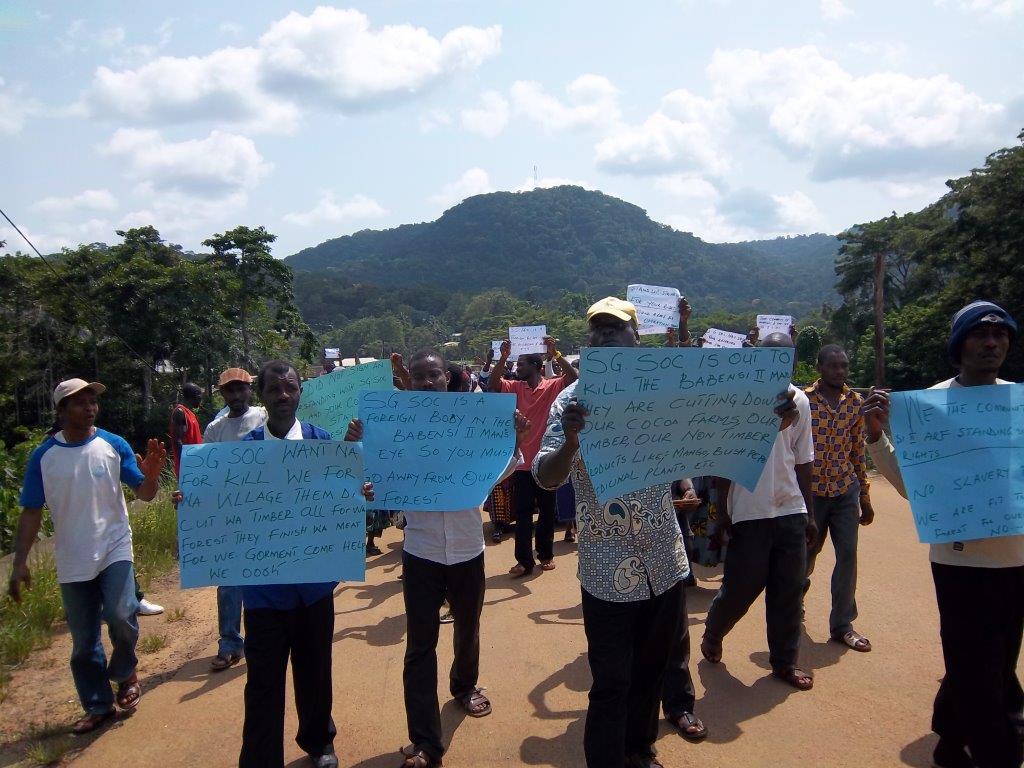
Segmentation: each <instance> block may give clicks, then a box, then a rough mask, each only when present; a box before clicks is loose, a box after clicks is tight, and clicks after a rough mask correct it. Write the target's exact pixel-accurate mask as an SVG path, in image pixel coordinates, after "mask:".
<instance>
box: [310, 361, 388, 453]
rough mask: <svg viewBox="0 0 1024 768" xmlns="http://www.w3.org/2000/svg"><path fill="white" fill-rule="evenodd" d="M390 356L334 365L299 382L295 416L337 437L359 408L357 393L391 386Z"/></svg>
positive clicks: (341, 433)
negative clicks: (321, 374)
mask: <svg viewBox="0 0 1024 768" xmlns="http://www.w3.org/2000/svg"><path fill="white" fill-rule="evenodd" d="M392 377H393V373H392V370H391V361H390V360H377V361H375V362H372V363H363V364H362V365H356V366H354V367H352V368H336V369H335V370H333V371H332V372H331V373H326V374H324V375H323V376H318V377H317V378H315V379H310V380H309V381H306V382H304V383H303V385H302V399H301V400H300V401H299V410H298V411H297V412H296V413H295V418H297V419H299V420H300V421H308V422H310V423H311V424H316V425H317V426H318V427H320V428H321V429H325V430H327V431H328V432H330V433H331V437H333V438H335V439H338V440H340V439H341V438H343V437H344V436H345V431H346V430H347V429H348V423H349V422H350V421H352V419H354V418H355V417H356V415H357V414H358V412H359V393H360V392H362V391H363V390H369V391H374V392H380V391H391V390H394V388H395V385H394V382H393V381H392Z"/></svg>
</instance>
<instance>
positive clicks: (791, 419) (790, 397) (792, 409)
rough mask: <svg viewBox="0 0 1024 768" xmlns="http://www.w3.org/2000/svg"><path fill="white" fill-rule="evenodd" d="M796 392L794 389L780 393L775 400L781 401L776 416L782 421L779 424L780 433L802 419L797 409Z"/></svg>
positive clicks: (776, 408)
mask: <svg viewBox="0 0 1024 768" xmlns="http://www.w3.org/2000/svg"><path fill="white" fill-rule="evenodd" d="M795 397H796V392H795V391H794V390H792V389H786V391H785V392H780V393H779V394H778V396H777V397H776V398H775V399H776V400H778V401H779V405H777V406H776V407H775V415H776V416H778V417H780V418H781V419H782V421H781V423H780V424H779V431H780V432H781V431H782V430H784V429H789V428H790V427H791V426H792V425H793V424H795V423H796V422H797V420H798V419H799V418H800V411H798V410H797V408H796V400H795V399H794V398H795Z"/></svg>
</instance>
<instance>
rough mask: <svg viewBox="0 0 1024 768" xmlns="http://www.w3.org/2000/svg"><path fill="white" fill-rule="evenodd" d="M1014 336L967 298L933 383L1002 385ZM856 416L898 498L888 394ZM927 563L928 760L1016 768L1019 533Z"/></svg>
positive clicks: (947, 767) (952, 550) (1021, 591)
mask: <svg viewBox="0 0 1024 768" xmlns="http://www.w3.org/2000/svg"><path fill="white" fill-rule="evenodd" d="M1016 336H1017V323H1016V321H1015V320H1014V319H1013V318H1012V317H1011V316H1010V314H1009V313H1008V312H1007V311H1006V310H1004V309H1003V308H1002V307H1000V306H998V305H996V304H993V303H992V302H990V301H975V302H972V303H971V304H968V305H967V306H965V307H964V308H963V309H961V310H960V311H959V312H957V313H956V314H955V315H954V316H953V323H952V327H951V330H950V334H949V340H948V342H947V345H946V350H947V352H948V355H949V359H950V361H951V362H952V364H953V366H954V367H956V368H957V369H959V373H958V374H957V375H956V376H954V377H953V378H951V379H947V380H946V381H942V382H939V383H938V384H936V385H934V386H933V387H932V389H948V388H956V387H976V386H986V385H993V384H1010V383H1011V382H1009V381H1004V380H1003V379H1000V378H999V370H1000V368H1002V366H1003V363H1004V362H1005V361H1006V356H1007V354H1008V352H1009V350H1010V345H1011V343H1012V342H1013V341H1014V339H1015V338H1016ZM864 413H865V416H866V427H867V448H868V455H869V456H870V457H871V460H872V461H873V462H874V464H875V466H876V467H877V468H878V470H879V472H881V473H882V475H883V476H884V477H885V478H886V479H887V480H889V481H890V482H891V483H892V484H893V486H895V488H896V490H897V491H899V492H900V493H901V494H902V495H903V496H907V489H906V488H905V486H904V483H903V476H902V474H901V472H900V467H899V464H898V463H897V461H896V454H895V448H894V447H893V445H892V443H891V442H890V440H889V438H888V437H887V436H886V434H885V431H884V429H885V427H886V425H887V422H888V416H889V395H888V394H887V393H886V392H884V391H882V390H874V391H872V393H871V395H870V396H869V397H868V398H867V400H866V401H865V404H864ZM1007 424H1009V415H1008V416H1007ZM979 501H981V499H980V498H979ZM1022 506H1024V505H1018V507H1017V509H1021V508H1022ZM931 565H932V578H933V581H934V582H935V598H936V602H937V603H938V608H939V630H940V631H939V634H940V637H941V640H942V658H943V661H944V662H945V668H946V674H945V676H944V677H943V678H942V683H941V685H940V686H939V691H938V693H937V694H936V696H935V705H934V709H933V711H932V730H933V731H935V733H937V734H938V735H939V742H938V744H937V745H936V747H935V752H934V755H933V762H934V764H935V765H937V766H939V767H940V768H968V767H969V766H975V765H976V766H978V768H1007V767H1009V766H1013V767H1014V768H1016V767H1017V766H1020V765H1021V761H1022V759H1024V754H1022V742H1021V739H1020V736H1019V735H1018V733H1017V729H1020V728H1024V691H1022V689H1021V684H1020V680H1019V679H1018V678H1017V659H1018V657H1019V655H1020V647H1021V638H1022V635H1024V536H1022V535H1015V536H1001V537H997V538H989V539H978V540H976V541H956V542H951V543H945V544H932V545H931ZM968 752H969V753H970V754H968Z"/></svg>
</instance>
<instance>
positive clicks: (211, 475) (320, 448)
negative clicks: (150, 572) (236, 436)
mask: <svg viewBox="0 0 1024 768" xmlns="http://www.w3.org/2000/svg"><path fill="white" fill-rule="evenodd" d="M178 485H179V487H180V488H181V491H182V493H183V494H184V497H185V498H184V499H183V501H182V502H181V503H180V504H179V505H178V553H179V559H180V561H181V586H182V587H183V588H187V587H205V586H209V585H220V586H229V585H230V586H240V585H250V584H307V583H315V582H321V581H342V580H345V581H362V580H363V578H364V577H365V575H366V502H365V499H364V498H363V495H362V492H361V491H362V486H363V460H362V449H361V447H360V446H359V444H358V443H342V442H336V441H333V440H248V441H245V442H237V443H206V444H204V445H186V446H184V447H183V448H182V452H181V477H180V479H179V482H178Z"/></svg>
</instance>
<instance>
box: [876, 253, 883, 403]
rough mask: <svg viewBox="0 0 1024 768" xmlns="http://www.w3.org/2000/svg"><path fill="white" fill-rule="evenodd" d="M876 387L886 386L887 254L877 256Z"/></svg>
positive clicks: (877, 254)
mask: <svg viewBox="0 0 1024 768" xmlns="http://www.w3.org/2000/svg"><path fill="white" fill-rule="evenodd" d="M875 386H876V387H884V386H885V253H884V252H882V251H879V252H878V253H876V254H875Z"/></svg>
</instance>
